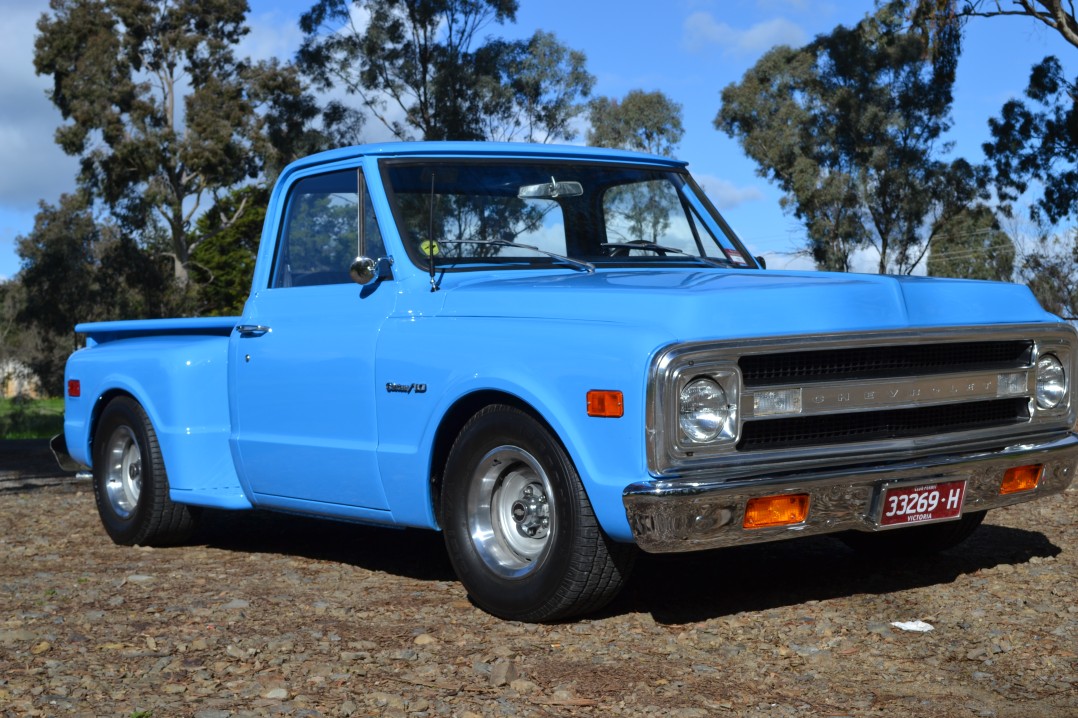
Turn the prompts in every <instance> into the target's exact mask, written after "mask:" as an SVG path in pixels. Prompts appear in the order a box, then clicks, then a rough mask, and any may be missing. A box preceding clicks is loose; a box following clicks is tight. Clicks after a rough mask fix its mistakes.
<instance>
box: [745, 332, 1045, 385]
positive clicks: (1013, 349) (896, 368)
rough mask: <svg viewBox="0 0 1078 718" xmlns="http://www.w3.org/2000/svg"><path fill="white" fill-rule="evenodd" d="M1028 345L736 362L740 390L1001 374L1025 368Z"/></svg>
mask: <svg viewBox="0 0 1078 718" xmlns="http://www.w3.org/2000/svg"><path fill="white" fill-rule="evenodd" d="M1032 348H1033V343H1032V342H1028V341H991V342H962V343H955V344H924V345H900V346H884V347H857V348H850V349H827V350H817V351H796V352H786V353H783V354H757V355H751V356H744V357H741V360H740V361H739V362H738V365H739V367H740V368H741V375H742V378H743V379H744V382H745V386H747V387H758V386H766V385H769V384H798V383H806V382H815V381H842V380H847V379H874V378H881V377H904V376H917V375H921V374H947V373H954V372H966V371H979V370H984V369H992V370H997V369H999V370H1005V369H1017V368H1020V367H1023V366H1027V365H1028V364H1029V361H1030V355H1031V351H1032Z"/></svg>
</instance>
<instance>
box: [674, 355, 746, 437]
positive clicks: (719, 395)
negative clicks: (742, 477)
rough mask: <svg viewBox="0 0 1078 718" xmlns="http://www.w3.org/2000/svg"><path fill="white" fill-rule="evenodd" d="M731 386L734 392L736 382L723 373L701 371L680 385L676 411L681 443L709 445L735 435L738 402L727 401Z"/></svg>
mask: <svg viewBox="0 0 1078 718" xmlns="http://www.w3.org/2000/svg"><path fill="white" fill-rule="evenodd" d="M687 374H691V372H687ZM724 384H725V386H724ZM732 390H733V393H734V394H735V395H736V386H731V381H730V375H729V374H726V373H724V374H720V375H718V376H715V375H712V374H702V375H699V376H695V377H692V378H690V379H689V380H688V381H686V382H685V383H684V384H682V385H681V388H680V389H679V391H678V413H677V415H678V440H679V443H680V444H682V445H683V446H708V445H711V444H714V443H715V442H717V441H730V440H731V439H736V438H737V404H736V403H732V402H731V401H730V394H731V391H732Z"/></svg>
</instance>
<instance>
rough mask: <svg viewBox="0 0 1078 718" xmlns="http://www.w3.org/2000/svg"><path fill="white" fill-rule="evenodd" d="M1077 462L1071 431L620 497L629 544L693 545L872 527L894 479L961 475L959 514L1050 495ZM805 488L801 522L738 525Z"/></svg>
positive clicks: (657, 483) (666, 486)
mask: <svg viewBox="0 0 1078 718" xmlns="http://www.w3.org/2000/svg"><path fill="white" fill-rule="evenodd" d="M1076 463H1078V436H1076V435H1075V434H1073V433H1068V434H1066V435H1064V436H1062V437H1056V438H1053V439H1046V440H1042V441H1039V442H1034V443H1029V444H1021V445H1016V446H1009V447H1007V448H1005V449H1002V450H998V451H992V452H977V453H966V454H951V455H939V456H932V457H927V458H923V459H920V460H917V461H907V462H899V463H888V464H879V465H869V466H864V465H862V466H857V467H852V468H850V467H845V468H841V469H833V470H818V471H812V472H807V473H797V474H775V475H768V474H761V475H758V476H754V477H751V478H747V479H738V480H736V481H723V480H722V479H721V478H720V477H707V478H691V479H690V478H683V479H656V480H651V481H644V482H640V483H636V484H632V485H630V486H628V487H627V488H626V489H625V491H624V494H623V497H622V500H623V502H624V504H625V512H626V515H627V517H628V519H629V526H630V528H631V529H632V532H633V536H634V538H635V539H636V543H637V545H639V546H640V548H642V549H643V550H645V551H648V552H650V553H673V552H681V551H700V550H704V549H711V548H722V547H726V546H739V545H744V544H752V543H763V542H765V541H777V540H780V539H786V538H794V537H797V536H811V535H815V534H826V533H834V532H837V531H847V530H856V531H877V530H880V527H879V525H878V523H877V521H876V519H875V517H876V515H877V505H878V502H879V500H880V496H881V493H882V489H883V487H885V486H889V485H893V484H895V483H906V482H924V483H929V482H943V481H953V480H965V481H966V495H965V503H964V505H963V509H962V510H963V513H969V512H973V511H985V510H988V509H995V508H999V507H1001V506H1008V505H1011V504H1017V503H1021V502H1024V501H1031V500H1033V499H1038V498H1041V497H1043V496H1049V495H1052V494H1058V493H1061V492H1062V491H1064V490H1065V489H1066V488H1067V486H1069V485H1070V483H1071V480H1072V478H1073V476H1074V472H1075V464H1076ZM1028 464H1042V465H1043V466H1044V472H1043V474H1042V476H1041V480H1040V482H1039V483H1038V484H1037V487H1036V488H1035V489H1032V490H1030V491H1025V492H1021V493H1014V494H1006V495H1001V494H1000V491H999V490H1000V485H1001V484H1002V481H1003V474H1004V472H1005V471H1006V470H1007V469H1010V468H1014V467H1017V466H1023V465H1028ZM780 494H808V495H809V513H808V517H807V518H806V520H805V521H804V522H802V523H799V524H794V525H791V526H781V527H772V528H759V529H745V528H743V526H742V524H743V521H744V514H745V504H746V503H747V502H748V501H749V499H752V498H757V497H763V496H774V495H780Z"/></svg>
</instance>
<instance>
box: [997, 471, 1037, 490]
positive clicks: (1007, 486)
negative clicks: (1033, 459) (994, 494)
mask: <svg viewBox="0 0 1078 718" xmlns="http://www.w3.org/2000/svg"><path fill="white" fill-rule="evenodd" d="M1043 474H1044V465H1043V464H1031V465H1029V466H1016V467H1014V468H1013V469H1007V471H1006V472H1005V473H1004V474H1003V484H1002V485H1001V486H1000V487H999V493H1000V494H1001V495H1005V494H1016V493H1018V492H1020V491H1032V490H1033V489H1035V488H1037V484H1038V483H1040V480H1041V476H1042V475H1043Z"/></svg>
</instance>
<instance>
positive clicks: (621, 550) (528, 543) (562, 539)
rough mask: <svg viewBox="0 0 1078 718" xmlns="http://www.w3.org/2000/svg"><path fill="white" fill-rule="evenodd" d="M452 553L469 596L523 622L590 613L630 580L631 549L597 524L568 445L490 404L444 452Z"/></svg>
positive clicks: (526, 418)
mask: <svg viewBox="0 0 1078 718" xmlns="http://www.w3.org/2000/svg"><path fill="white" fill-rule="evenodd" d="M442 527H443V530H444V533H445V541H446V547H447V549H448V551H449V557H450V560H451V561H452V562H453V567H454V568H455V570H456V572H457V576H458V577H459V578H460V580H461V583H463V584H464V587H465V588H466V589H467V590H468V593H469V594H470V595H471V597H472V600H474V601H475V603H476V604H477V605H478V606H479V607H480V608H483V609H484V610H486V611H488V612H490V613H492V614H494V615H496V616H501V617H503V618H509V619H514V620H521V621H550V620H555V619H558V618H564V617H567V616H571V615H574V614H579V613H585V612H588V611H593V610H596V609H598V608H600V607H601V606H603V605H605V604H606V603H607V602H609V601H610V600H611V599H612V598H613V597H614V596H615V595H617V593H618V591H619V590H620V589H621V587H622V585H623V584H624V582H625V580H626V579H627V578H628V574H629V571H630V570H631V568H632V563H633V559H634V557H635V547H633V546H630V545H623V544H617V543H615V542H613V541H611V540H610V539H609V538H608V537H607V536H606V535H605V534H604V533H603V531H602V529H600V527H599V524H598V521H597V520H596V518H595V514H594V513H593V511H592V508H591V504H590V503H589V501H588V498H587V496H586V495H585V493H584V488H583V486H582V485H581V483H580V478H579V476H578V475H577V473H576V470H575V468H574V467H573V465H572V462H571V461H570V460H569V457H568V456H567V455H566V453H565V451H564V449H562V447H561V445H560V444H559V443H558V442H557V440H556V439H555V438H554V437H553V436H551V434H550V432H549V431H547V429H546V428H545V427H544V426H543V425H542V424H540V423H539V422H538V421H536V420H535V419H534V418H532V417H531V416H530V415H528V414H526V413H524V412H523V411H520V410H518V409H516V408H513V407H509V406H501V405H495V406H490V407H487V408H485V409H483V410H482V411H480V412H479V413H478V414H476V415H475V416H474V417H472V419H471V420H470V421H469V422H468V423H467V424H466V425H465V427H464V429H463V430H462V431H461V433H460V436H459V437H458V438H457V440H456V442H455V443H454V445H453V448H452V450H451V451H450V455H449V459H448V461H447V464H446V471H445V479H444V485H443V492H442Z"/></svg>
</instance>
